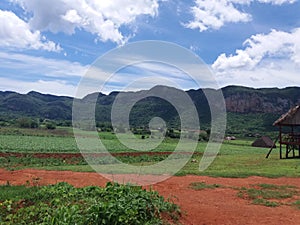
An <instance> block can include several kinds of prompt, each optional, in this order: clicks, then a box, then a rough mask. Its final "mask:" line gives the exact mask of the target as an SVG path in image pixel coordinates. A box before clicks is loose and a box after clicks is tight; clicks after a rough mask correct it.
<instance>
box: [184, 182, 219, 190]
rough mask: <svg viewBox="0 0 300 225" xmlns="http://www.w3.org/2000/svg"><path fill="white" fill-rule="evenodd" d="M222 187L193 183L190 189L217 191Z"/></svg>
mask: <svg viewBox="0 0 300 225" xmlns="http://www.w3.org/2000/svg"><path fill="white" fill-rule="evenodd" d="M220 187H222V185H220V184H207V183H205V182H193V183H191V184H190V188H192V189H194V190H203V189H215V188H220Z"/></svg>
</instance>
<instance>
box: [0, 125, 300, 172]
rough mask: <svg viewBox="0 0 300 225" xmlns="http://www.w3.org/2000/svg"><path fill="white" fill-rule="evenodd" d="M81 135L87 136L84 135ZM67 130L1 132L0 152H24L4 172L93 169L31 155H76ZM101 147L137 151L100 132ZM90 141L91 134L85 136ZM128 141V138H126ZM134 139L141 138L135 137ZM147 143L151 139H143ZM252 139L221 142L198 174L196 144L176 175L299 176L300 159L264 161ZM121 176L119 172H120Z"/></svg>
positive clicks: (167, 148)
mask: <svg viewBox="0 0 300 225" xmlns="http://www.w3.org/2000/svg"><path fill="white" fill-rule="evenodd" d="M83 134H85V135H86V134H87V133H86V132H83ZM72 135H73V134H72V130H71V129H70V128H59V129H58V131H56V133H53V132H50V131H49V132H47V131H45V130H42V131H41V130H39V129H37V130H29V131H28V130H26V129H24V130H21V129H19V130H16V129H14V130H12V129H6V130H1V132H0V153H26V155H25V157H16V156H11V155H10V156H5V157H0V167H2V168H6V169H11V170H15V169H21V168H39V169H48V170H72V171H88V172H92V171H93V169H92V168H91V167H90V166H89V165H88V164H87V163H86V161H85V160H84V158H72V157H70V158H68V159H65V158H52V157H50V158H35V157H31V154H33V153H79V149H78V147H77V145H76V141H75V138H74V137H73V136H72ZM99 137H100V139H101V141H102V143H103V144H104V146H105V147H106V148H107V149H108V150H109V152H111V153H120V152H137V151H134V150H131V149H129V148H128V147H126V146H125V145H123V144H122V143H120V141H119V140H118V139H117V138H116V136H115V135H114V134H112V133H104V132H103V133H99ZM85 138H86V141H87V142H91V140H92V139H93V137H92V135H91V136H90V137H89V136H87V137H85ZM128 138H129V137H128ZM137 138H140V137H139V136H137ZM143 141H145V142H146V143H147V141H150V139H148V138H146V139H145V140H143ZM252 142H253V139H239V140H234V141H224V143H223V145H222V147H221V149H220V152H219V154H218V156H217V157H216V159H215V160H214V162H213V163H212V164H211V165H210V167H209V168H208V169H207V170H205V171H203V172H200V171H199V162H200V160H201V157H202V155H201V153H203V152H204V150H205V147H206V144H207V143H206V142H199V143H198V146H197V149H196V151H195V152H196V153H197V154H194V155H193V157H192V158H191V160H190V161H189V163H187V164H186V165H185V166H184V168H182V169H181V170H180V171H179V172H178V173H177V175H186V174H197V175H208V176H220V177H247V176H266V177H280V176H288V177H299V176H300V160H299V159H289V160H280V159H279V153H278V149H275V150H274V151H273V152H272V154H271V156H270V157H269V159H265V155H266V154H267V152H268V149H264V148H254V147H251V143H252ZM177 143H178V140H177V139H170V138H166V139H165V140H164V141H163V142H162V143H161V144H160V145H159V146H158V147H157V148H156V149H154V150H152V151H153V152H172V151H174V149H175V147H176V145H177ZM166 157H167V156H166V155H139V156H131V155H125V156H117V157H116V158H117V159H118V160H121V161H122V162H124V163H128V164H132V165H137V166H140V165H150V164H154V163H157V162H159V161H162V160H164V159H165V158H166ZM114 163H115V161H114V160H111V159H110V160H108V159H107V158H105V156H104V157H98V158H97V159H96V160H95V164H97V165H104V166H105V167H107V168H109V167H114ZM120 173H122V171H120Z"/></svg>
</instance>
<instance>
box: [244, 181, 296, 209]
mask: <svg viewBox="0 0 300 225" xmlns="http://www.w3.org/2000/svg"><path fill="white" fill-rule="evenodd" d="M238 196H239V197H241V198H245V199H249V200H251V201H252V203H253V204H256V205H264V206H268V207H276V206H279V205H281V204H283V203H281V202H280V200H282V199H291V198H293V197H294V196H299V192H298V188H297V187H295V186H288V185H280V186H278V185H274V184H257V185H253V187H251V188H242V189H241V190H240V191H239V193H238ZM285 204H287V203H285ZM289 204H290V203H289ZM294 204H295V203H294Z"/></svg>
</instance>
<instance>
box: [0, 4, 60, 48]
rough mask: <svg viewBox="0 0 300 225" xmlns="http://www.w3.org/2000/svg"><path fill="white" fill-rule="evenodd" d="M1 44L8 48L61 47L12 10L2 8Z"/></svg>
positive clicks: (0, 11)
mask: <svg viewBox="0 0 300 225" xmlns="http://www.w3.org/2000/svg"><path fill="white" fill-rule="evenodd" d="M0 46H1V47H6V48H26V49H27V48H29V49H43V50H46V51H55V52H58V51H60V50H61V48H60V47H59V46H58V45H56V44H55V43H54V42H52V41H47V40H46V38H45V37H43V36H42V35H41V33H40V32H39V31H32V30H31V29H30V27H29V25H28V24H27V23H26V22H25V21H23V20H22V19H20V18H19V17H18V16H17V15H15V14H14V13H13V12H10V11H3V10H1V9H0Z"/></svg>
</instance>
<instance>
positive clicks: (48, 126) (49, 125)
mask: <svg viewBox="0 0 300 225" xmlns="http://www.w3.org/2000/svg"><path fill="white" fill-rule="evenodd" d="M46 128H47V129H49V130H54V129H56V124H55V123H54V122H47V123H46Z"/></svg>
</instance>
